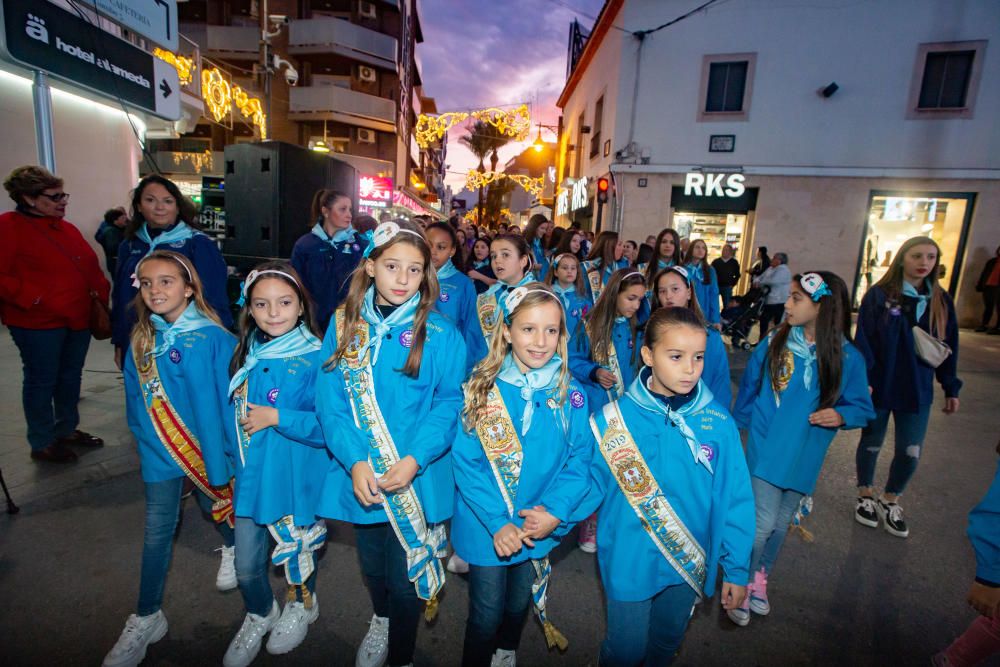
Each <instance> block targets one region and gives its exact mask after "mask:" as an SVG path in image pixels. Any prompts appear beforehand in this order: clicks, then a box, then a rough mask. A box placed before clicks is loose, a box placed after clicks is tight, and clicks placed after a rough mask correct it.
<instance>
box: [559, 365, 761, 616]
mask: <svg viewBox="0 0 1000 667" xmlns="http://www.w3.org/2000/svg"><path fill="white" fill-rule="evenodd" d="M650 373H651V371H650V369H648V368H645V369H643V371H642V372H641V373H640V374H639V376H638V377H637V378H636V380H635V381H634V382H633V383H632V385H631V387H629V390H628V392H627V393H626V395H625V396H623V397H622V398H620V399H618V406H619V408H620V410H621V413H622V416H623V417H624V419H625V425H626V426H627V428H628V430H629V432H630V433H631V434H632V439H633V440H635V443H636V446H637V447H638V449H639V452H640V453H641V454H642V457H643V459H645V461H646V465H647V466H649V473H650V474H651V475H652V476H653V478H654V479H655V480H656V482H657V484H658V485H659V487H660V490H661V491H662V492H663V494H664V495H665V496H666V498H667V501H668V502H669V503H670V505H671V507H673V509H674V511H675V512H676V514H677V516H678V517H679V518H680V520H681V521H682V522H683V523H684V525H685V526H687V528H688V530H689V531H690V532H691V534H692V535H693V536H694V538H695V539H696V540H697V541H698V543H699V544H700V545H701V546H702V548H703V549H704V550H705V553H706V559H705V560H706V568H707V572H708V576H707V578H706V580H705V594H706V595H707V596H711V595H713V594H714V592H715V586H716V571H717V569H718V567H719V566H720V565H721V566H722V573H723V574H722V578H723V581H727V582H730V583H733V584H736V585H739V586H745V585H746V583H747V581H748V579H749V576H750V572H749V570H750V551H751V549H752V548H753V540H754V533H755V513H754V500H753V491H752V490H751V488H750V475H749V474H748V473H747V464H746V459H745V458H744V456H743V448H742V446H741V444H740V435H739V432H738V431H737V430H736V424H735V423H734V422H733V419H732V418H731V417H730V416H729V413H728V412H727V411H726V410H725V409H723V407H722V406H721V405H719V404H718V403H717V402H715V401H714V400H713V399H712V392H710V391H708V389H707V387H705V384H704V383H699V385H698V390H697V392H696V393H694V396H693V398H692V399H691V401H690V402H689V403H687V404H686V405H684V406H683V407H681V408H680V409H679V410H678V412H679V413H680V414H681V415H682V416H683V417H684V421H685V422H686V423H687V425H688V427H689V428H690V429H691V430H692V431H693V432H694V434H695V437H696V438H697V440H698V442H699V443H700V444H701V451H702V452H703V453H704V454H705V456H706V458H708V459H709V465H710V466H711V469H709V466H706V465H705V464H704V463H703V462H701V461H696V460H695V459H694V456H693V455H692V452H691V447H690V445H689V444H688V442H687V440H685V439H684V437H683V436H682V435H681V433H680V431H679V430H678V429H677V427H675V426H674V425H673V424H672V423H671V422H670V421H669V420H668V419H667V417H666V416H665V414H664V413H663V412H660V411H657V410H653V409H651V408H650V407H648V406H649V405H650V404H651V403H652V402H655V401H660V400H662V399H660V398H659V397H655V396H654V395H653V394H652V393H651V392H650V391H649V390H648V389H647V388H646V383H647V381H648V378H649V376H650ZM596 437H597V436H596V434H595V435H594V438H595V440H594V442H595V445H594V446H595V451H594V458H593V462H592V463H591V466H590V470H591V487H590V492H589V493H588V495H587V498H586V499H585V500H584V501H583V502H582V503H581V504H580V506H579V507H578V508H577V510H576V516H575V517H574V518H577V519H582V518H583V517H586V516H589V514H590V513H592V512H593V511H594V509H595V508H596V507H598V506H599V507H600V509H598V512H597V525H598V526H599V529H598V531H597V561H598V564H599V566H600V571H601V582H602V583H603V584H604V590H605V592H606V593H607V596H608V598H610V599H612V600H620V601H625V602H638V601H641V600H648V599H650V598H651V597H653V596H655V595H656V594H658V593H659V592H660V591H662V590H663V589H665V588H667V587H668V586H674V585H677V584H684V583H685V582H684V579H683V578H681V576H680V575H679V574H677V571H676V570H675V569H674V568H673V567H672V566H671V565H670V563H669V562H667V560H666V558H664V556H663V554H662V553H660V551H659V549H657V547H656V544H655V543H654V542H653V540H652V539H651V538H650V536H649V534H648V533H647V532H646V530H645V529H644V528H643V526H642V524H641V523H640V521H639V517H638V516H637V515H636V513H635V510H634V509H633V508H632V506H631V505H630V504H629V502H628V499H626V497H625V495H624V493H622V490H621V488H620V487H619V485H618V480H617V479H616V477H615V476H614V475H612V473H611V470H610V469H609V468H608V464H607V460H606V459H605V458H604V455H603V454H602V453H601V450H600V443H599V442H598V441H597V440H596Z"/></svg>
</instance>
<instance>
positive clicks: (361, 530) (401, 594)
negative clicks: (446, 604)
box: [354, 523, 420, 667]
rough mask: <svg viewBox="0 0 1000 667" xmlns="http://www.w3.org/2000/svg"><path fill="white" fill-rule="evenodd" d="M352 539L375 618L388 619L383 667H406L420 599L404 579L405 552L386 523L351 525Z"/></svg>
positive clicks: (414, 635) (412, 646) (417, 623)
mask: <svg viewBox="0 0 1000 667" xmlns="http://www.w3.org/2000/svg"><path fill="white" fill-rule="evenodd" d="M354 537H355V540H356V542H357V545H358V557H359V558H360V559H361V573H362V574H363V575H364V577H365V582H366V583H367V584H368V594H369V595H370V596H371V599H372V607H374V609H375V615H376V616H380V617H382V618H388V619H389V658H388V663H387V664H389V665H392V666H393V667H398V666H399V665H408V664H410V663H411V662H413V649H414V648H415V647H416V645H417V626H418V625H419V623H420V598H418V597H417V589H416V588H414V586H413V582H412V581H410V579H409V577H408V576H407V565H406V551H405V550H404V549H403V545H401V544H400V543H399V539H397V538H396V533H395V532H394V531H393V530H392V526H391V525H389V524H388V523H378V524H374V525H367V526H366V525H360V524H355V525H354Z"/></svg>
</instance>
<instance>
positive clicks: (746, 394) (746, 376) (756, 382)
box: [732, 336, 771, 429]
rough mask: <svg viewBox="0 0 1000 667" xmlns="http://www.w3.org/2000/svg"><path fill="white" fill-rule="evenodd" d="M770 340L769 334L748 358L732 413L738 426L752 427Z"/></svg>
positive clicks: (743, 427)
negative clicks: (751, 418)
mask: <svg viewBox="0 0 1000 667" xmlns="http://www.w3.org/2000/svg"><path fill="white" fill-rule="evenodd" d="M770 342H771V337H770V336H768V337H767V338H765V339H764V340H763V341H761V342H760V343H758V344H757V347H756V348H754V351H753V354H751V355H750V359H748V360H747V366H746V368H745V369H744V370H743V377H741V378H740V390H739V393H737V394H736V404H735V405H734V406H733V410H732V415H733V418H734V419H735V420H736V424H737V426H739V427H740V428H742V429H747V428H750V417H751V416H752V415H753V404H754V401H756V400H757V395H758V394H759V393H760V388H761V383H762V382H763V380H764V362H765V361H766V360H767V346H768V344H769V343H770Z"/></svg>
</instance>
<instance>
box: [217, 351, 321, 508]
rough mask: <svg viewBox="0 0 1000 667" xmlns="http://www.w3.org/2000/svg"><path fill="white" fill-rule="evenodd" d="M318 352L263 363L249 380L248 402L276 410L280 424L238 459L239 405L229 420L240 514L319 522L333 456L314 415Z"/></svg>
mask: <svg viewBox="0 0 1000 667" xmlns="http://www.w3.org/2000/svg"><path fill="white" fill-rule="evenodd" d="M324 360H325V357H323V356H322V355H321V354H320V352H319V350H317V351H315V352H310V353H308V354H305V355H302V356H294V357H287V358H285V359H261V360H260V361H258V362H257V366H255V367H254V368H252V369H251V370H250V374H249V376H248V377H247V401H249V402H250V403H253V404H254V405H261V406H270V407H273V408H277V410H278V425H277V426H272V427H270V428H266V429H264V430H262V431H258V432H257V433H254V434H253V435H252V436H250V447H249V449H248V450H247V452H246V453H245V458H246V462H245V463H244V462H242V461H241V458H240V453H239V451H238V448H239V435H238V432H237V429H239V428H240V426H239V424H238V423H237V421H236V409H235V406H234V405H233V404H232V403H230V404H229V411H228V413H227V416H226V419H227V421H226V424H225V426H226V435H227V439H226V446H227V450H228V454H229V456H230V458H231V459H232V460H233V462H234V465H235V467H236V487H235V498H234V507H235V511H236V516H242V517H249V518H251V519H253V520H254V523H257V524H261V525H265V524H269V523H273V522H275V521H277V520H278V519H280V518H281V517H283V516H286V515H288V514H291V515H292V516H293V517H294V518H295V525H296V526H308V525H311V524H312V523H313V522H314V521H316V507H317V505H318V503H319V494H320V491H321V490H322V488H323V482H324V481H325V480H326V472H327V470H328V469H329V467H330V453H329V452H328V451H327V449H326V443H325V442H324V440H323V432H322V430H321V429H320V426H319V419H318V417H317V415H316V376H317V374H319V373H321V372H322V370H321V367H322V365H323V361H324Z"/></svg>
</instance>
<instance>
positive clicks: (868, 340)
mask: <svg viewBox="0 0 1000 667" xmlns="http://www.w3.org/2000/svg"><path fill="white" fill-rule="evenodd" d="M944 300H945V304H947V306H948V326H947V327H946V328H945V336H944V342H945V343H947V344H948V347H950V348H951V350H952V353H951V355H950V356H949V357H948V358H947V359H945V360H944V362H943V363H942V364H941V365H940V366H938V367H937V368H932V367H930V366H928V365H927V364H925V363H924V362H923V361H922V360H921V359H920V357H918V356H917V353H916V351H915V350H914V348H913V326H914V325H915V324H917V321H916V303H917V300H916V299H915V298H913V297H909V296H903V297H901V298H900V299H899V300H898V301H896V302H890V301H889V299H888V296H887V295H886V293H885V290H883V289H882V288H881V287H879V286H878V285H876V286H874V287H872V288H871V289H870V290H868V292H867V293H866V294H865V296H864V298H863V299H862V300H861V308H860V309H859V310H858V328H857V333H856V334H855V337H854V340H855V343H856V344H857V346H858V349H859V350H860V351H861V353H862V354H863V355H864V356H865V361H866V363H867V366H868V384H869V385H870V386H871V388H872V403H873V404H874V405H875V407H876V408H879V409H882V410H900V411H902V412H918V411H919V410H920V408H922V407H924V406H928V405H930V404H931V403H933V402H934V378H935V377H937V381H938V382H939V383H940V384H941V388H942V389H944V395H945V396H946V397H948V398H957V397H958V393H959V391H961V389H962V381H961V380H959V379H958V375H957V371H958V318H957V317H956V316H955V306H954V305H953V303H952V300H951V297H950V296H949V295H948V293H947V292H945V294H944ZM930 317H931V308H930V305H928V307H927V310H925V311H924V316H923V317H922V318H920V322H919V325H920V328H921V329H923V330H924V331H929V330H930Z"/></svg>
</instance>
